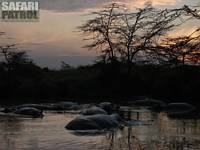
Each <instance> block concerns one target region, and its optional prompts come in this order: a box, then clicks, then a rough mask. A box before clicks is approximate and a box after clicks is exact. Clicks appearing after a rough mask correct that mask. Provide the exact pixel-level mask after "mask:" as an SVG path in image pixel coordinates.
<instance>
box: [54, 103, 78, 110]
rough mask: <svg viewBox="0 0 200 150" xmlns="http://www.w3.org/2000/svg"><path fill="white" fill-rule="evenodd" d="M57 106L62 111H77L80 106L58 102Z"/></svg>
mask: <svg viewBox="0 0 200 150" xmlns="http://www.w3.org/2000/svg"><path fill="white" fill-rule="evenodd" d="M57 105H58V106H59V107H60V108H62V109H63V110H79V109H80V106H79V105H78V103H75V102H59V103H57Z"/></svg>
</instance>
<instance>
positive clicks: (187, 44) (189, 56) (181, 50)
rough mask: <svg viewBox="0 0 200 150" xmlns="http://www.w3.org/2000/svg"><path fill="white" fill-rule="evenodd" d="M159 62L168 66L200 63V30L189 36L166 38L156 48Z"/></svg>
mask: <svg viewBox="0 0 200 150" xmlns="http://www.w3.org/2000/svg"><path fill="white" fill-rule="evenodd" d="M154 52H156V54H157V58H158V60H159V62H161V63H162V64H168V65H175V66H178V65H182V66H184V65H185V63H186V61H187V62H188V63H190V64H191V63H198V62H199V61H200V28H199V29H197V30H195V31H194V32H193V33H192V34H190V35H188V36H180V37H174V38H166V39H164V40H163V42H161V43H160V45H159V46H157V47H155V50H154Z"/></svg>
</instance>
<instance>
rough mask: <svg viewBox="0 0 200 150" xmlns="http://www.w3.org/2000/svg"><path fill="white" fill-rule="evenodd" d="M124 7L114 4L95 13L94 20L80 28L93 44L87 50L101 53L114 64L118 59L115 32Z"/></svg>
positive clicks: (87, 46)
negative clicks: (121, 8) (121, 9)
mask: <svg viewBox="0 0 200 150" xmlns="http://www.w3.org/2000/svg"><path fill="white" fill-rule="evenodd" d="M120 7H123V6H122V5H119V4H117V3H113V4H111V5H108V6H106V7H104V9H103V10H100V11H98V12H93V13H92V15H94V16H95V18H94V19H91V20H88V21H87V22H86V23H85V24H83V25H82V26H80V27H79V29H80V30H81V31H82V32H83V34H84V35H85V36H87V38H86V39H85V40H90V41H91V43H90V44H88V45H86V46H85V48H89V49H95V50H97V51H98V52H99V53H101V55H102V57H103V58H104V60H105V61H109V62H113V61H115V60H116V59H117V45H118V43H117V42H116V40H115V39H116V35H115V30H116V27H117V25H118V23H117V21H118V19H117V18H118V17H119V14H120V12H119V10H120Z"/></svg>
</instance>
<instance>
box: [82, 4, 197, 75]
mask: <svg viewBox="0 0 200 150" xmlns="http://www.w3.org/2000/svg"><path fill="white" fill-rule="evenodd" d="M92 15H95V18H94V19H91V20H88V21H87V22H86V23H85V24H83V25H82V26H81V27H79V29H81V31H82V32H83V33H84V35H86V36H88V38H87V40H90V41H91V43H90V44H89V45H86V47H87V48H89V49H96V50H98V51H99V52H100V53H101V54H102V56H103V57H104V59H105V60H108V61H111V62H113V61H114V60H116V59H117V58H118V59H121V60H123V61H125V62H126V64H128V70H129V72H130V70H131V67H132V63H133V62H134V61H135V59H137V58H138V56H142V57H143V59H144V58H146V57H148V55H149V54H150V53H151V52H152V47H155V46H156V47H157V45H158V43H159V42H160V41H161V39H163V38H166V34H167V33H168V32H169V31H170V30H172V29H174V27H177V26H179V25H181V24H183V23H184V22H185V21H187V20H189V19H191V18H192V17H196V18H197V17H198V11H197V10H192V9H190V8H189V7H188V6H183V7H182V8H179V9H164V10H161V9H155V8H153V7H152V6H151V5H150V4H147V5H146V6H145V7H144V8H140V9H136V10H135V11H130V10H128V9H127V8H126V7H125V6H124V5H119V4H116V3H113V4H111V5H108V6H107V7H105V9H103V10H100V11H98V12H93V13H92ZM145 55H146V56H145Z"/></svg>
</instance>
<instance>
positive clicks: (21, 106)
mask: <svg viewBox="0 0 200 150" xmlns="http://www.w3.org/2000/svg"><path fill="white" fill-rule="evenodd" d="M25 107H31V108H36V109H39V110H47V109H48V106H47V105H44V104H22V105H18V106H16V109H20V108H25Z"/></svg>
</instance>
